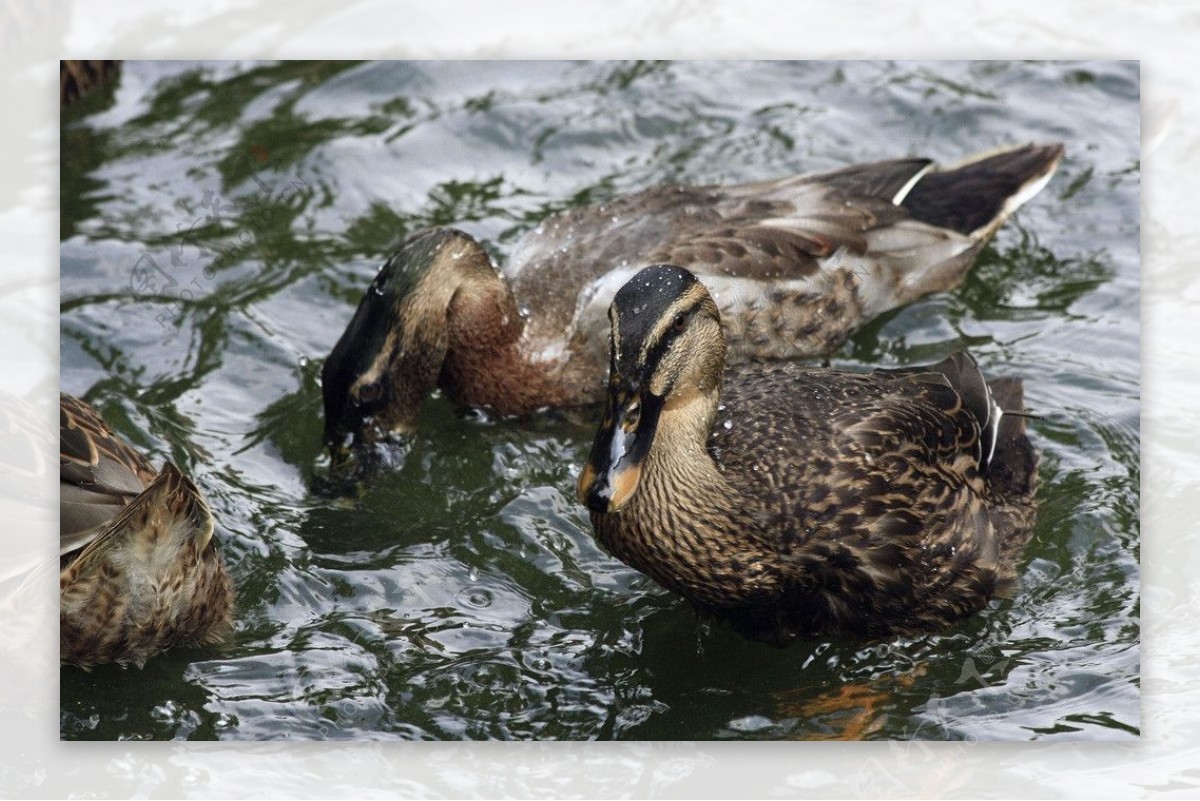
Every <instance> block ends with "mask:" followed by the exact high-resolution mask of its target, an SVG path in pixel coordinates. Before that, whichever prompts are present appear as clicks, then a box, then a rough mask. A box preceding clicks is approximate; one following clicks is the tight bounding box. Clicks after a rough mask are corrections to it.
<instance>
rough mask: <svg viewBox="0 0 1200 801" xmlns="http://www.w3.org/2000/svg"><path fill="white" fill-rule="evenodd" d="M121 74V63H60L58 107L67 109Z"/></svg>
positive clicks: (65, 61)
mask: <svg viewBox="0 0 1200 801" xmlns="http://www.w3.org/2000/svg"><path fill="white" fill-rule="evenodd" d="M120 74H121V62H120V61H67V60H63V61H60V62H58V105H59V108H66V107H67V106H69V105H71V104H73V103H74V102H75V101H77V100H79V99H80V98H81V97H83V96H84V95H86V94H87V93H88V92H91V91H92V90H93V89H95V88H97V87H99V86H103V85H104V84H106V83H109V82H111V81H114V80H116V79H117V77H118V76H119V75H120Z"/></svg>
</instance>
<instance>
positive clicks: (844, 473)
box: [578, 266, 1037, 643]
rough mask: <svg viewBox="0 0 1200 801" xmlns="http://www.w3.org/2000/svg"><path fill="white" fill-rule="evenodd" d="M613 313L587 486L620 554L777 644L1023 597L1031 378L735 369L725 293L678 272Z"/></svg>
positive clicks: (1031, 483)
mask: <svg viewBox="0 0 1200 801" xmlns="http://www.w3.org/2000/svg"><path fill="white" fill-rule="evenodd" d="M609 317H610V320H611V338H610V353H611V359H610V365H609V384H608V406H607V410H606V412H605V415H604V418H603V422H602V423H601V425H600V428H599V431H598V432H597V434H596V439H595V442H594V444H593V447H592V450H591V455H590V457H589V458H588V460H587V463H586V464H585V465H584V468H583V471H582V474H581V475H580V478H579V484H578V492H579V498H580V500H581V502H583V503H584V504H585V505H586V506H587V507H588V509H589V510H590V512H591V520H592V524H593V527H594V529H595V533H596V536H597V538H598V540H599V541H600V543H601V544H602V545H603V546H604V547H605V548H606V549H607V550H608V551H609V552H610V553H612V554H613V555H614V556H616V557H617V558H618V559H620V560H621V561H623V562H625V563H626V564H628V565H630V566H632V567H634V568H636V569H638V570H640V571H642V572H643V573H646V574H647V575H649V576H650V577H651V578H653V579H654V580H655V581H657V582H658V583H659V584H661V585H663V586H664V587H667V588H668V589H671V590H673V591H675V592H677V593H678V594H680V595H682V596H684V597H685V598H687V599H688V600H689V601H691V602H692V603H693V604H694V605H695V606H696V607H697V609H698V610H700V611H701V612H703V613H708V614H711V615H714V616H717V617H719V618H723V619H725V620H728V621H729V622H730V623H731V624H732V625H733V627H734V628H736V629H737V630H739V631H741V632H742V633H744V634H746V635H747V636H750V637H753V638H756V639H763V640H767V641H771V642H776V643H785V642H787V641H789V640H791V639H793V638H796V637H811V636H818V635H829V636H851V637H870V638H874V637H886V636H889V635H897V634H900V635H911V634H919V633H925V632H932V631H937V630H939V629H942V628H945V627H946V626H949V625H950V624H952V623H954V622H956V621H958V620H961V619H963V618H964V617H966V616H968V615H971V614H972V613H974V612H976V611H978V610H980V609H982V608H983V607H984V606H985V605H986V604H987V603H988V602H989V601H991V600H992V599H994V598H1000V597H1004V596H1006V595H1009V594H1011V592H1012V590H1013V587H1014V584H1015V581H1016V571H1017V565H1018V562H1019V560H1020V557H1021V552H1022V550H1023V548H1024V545H1025V543H1026V541H1027V540H1028V539H1029V537H1030V535H1031V532H1032V526H1033V519H1034V511H1035V504H1034V493H1035V489H1036V484H1037V454H1036V452H1035V450H1034V449H1033V447H1032V445H1031V444H1030V442H1029V439H1028V438H1027V436H1026V434H1025V424H1024V416H1023V414H1022V402H1023V401H1022V397H1023V395H1022V386H1021V383H1020V381H1019V380H1015V379H998V380H994V381H993V382H991V383H990V384H989V383H988V382H986V381H985V380H984V378H983V375H982V374H981V372H980V370H979V367H978V366H977V364H976V363H975V361H974V359H972V358H971V357H970V356H968V355H967V354H965V353H957V354H954V355H952V356H951V357H949V358H948V359H946V360H945V361H942V362H940V363H938V364H934V365H931V366H928V367H919V368H906V369H899V370H876V371H875V372H872V373H867V374H860V373H851V372H842V371H837V370H828V369H811V368H805V367H802V366H800V365H797V364H795V363H767V364H746V365H742V366H740V367H732V368H730V369H729V371H728V372H726V370H725V361H726V352H727V346H726V342H725V337H724V335H723V333H722V329H721V317H720V312H719V310H718V308H717V305H716V303H714V302H713V299H712V296H711V295H710V294H709V293H708V291H706V289H705V288H704V285H703V284H702V283H701V282H700V281H698V280H697V279H696V277H695V276H693V275H692V274H691V273H689V272H688V271H686V270H683V269H681V268H678V267H674V266H655V267H651V268H648V269H646V270H644V271H642V272H641V273H639V274H638V275H637V276H636V277H634V278H633V279H632V280H631V281H630V282H629V283H627V284H626V285H625V286H624V287H622V289H621V290H620V291H619V292H617V294H616V297H615V299H614V300H613V303H612V307H611V309H610V312H609Z"/></svg>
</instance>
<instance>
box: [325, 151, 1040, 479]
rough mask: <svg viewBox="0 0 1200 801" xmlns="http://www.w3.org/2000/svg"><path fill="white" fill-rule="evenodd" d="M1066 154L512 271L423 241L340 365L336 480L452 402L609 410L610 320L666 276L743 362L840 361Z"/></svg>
mask: <svg viewBox="0 0 1200 801" xmlns="http://www.w3.org/2000/svg"><path fill="white" fill-rule="evenodd" d="M1062 154H1063V148H1062V146H1061V145H1057V144H1055V145H1045V146H1038V145H1025V146H1021V147H1013V148H1008V149H1004V150H999V151H995V152H991V153H985V154H980V155H977V156H975V157H973V158H971V159H968V160H967V161H966V162H963V163H962V164H959V165H957V166H954V167H950V168H940V169H939V168H936V167H935V166H934V165H933V164H932V162H930V161H929V160H928V159H920V158H909V159H899V160H895V161H884V162H878V163H872V164H862V165H857V166H853V167H848V168H845V169H841V170H836V171H833V172H826V173H819V174H809V175H800V176H793V177H789V178H783V179H779V180H774V181H763V182H758V183H751V184H743V185H738V186H696V187H679V186H673V187H658V188H653V189H648V190H645V191H642V192H639V193H637V194H633V195H629V196H626V197H621V198H617V199H615V200H612V201H610V202H606V203H602V204H598V205H593V206H588V207H584V208H578V209H573V210H570V211H566V212H563V213H560V214H557V215H555V216H553V217H550V218H549V219H547V220H545V221H544V222H543V223H542V224H541V225H539V226H538V227H537V228H535V229H534V230H533V231H531V232H530V233H529V234H527V235H526V236H525V237H524V238H523V239H522V240H521V241H520V242H519V243H518V244H517V246H516V248H515V250H514V252H513V254H512V257H511V259H509V261H508V263H507V265H506V266H505V268H504V269H503V271H498V270H497V269H496V267H495V266H494V265H493V263H492V260H491V258H490V257H489V256H488V254H487V252H486V251H484V249H483V248H482V247H481V246H480V245H479V243H478V242H476V241H475V240H474V239H472V238H471V237H470V236H468V235H467V234H465V233H462V232H460V231H456V230H452V229H439V230H434V231H429V232H425V233H422V234H419V235H417V236H414V237H412V238H411V239H409V240H408V241H407V242H405V243H404V245H403V246H401V247H400V249H399V250H398V251H397V252H396V253H395V254H394V255H393V256H392V257H391V258H390V259H389V260H388V261H387V263H385V264H384V265H383V267H382V268H381V269H380V271H379V273H378V275H376V277H375V279H374V281H373V282H372V284H371V287H370V289H369V290H368V291H367V292H366V294H365V295H364V296H363V298H362V300H361V302H360V303H359V305H358V309H357V311H356V312H355V314H354V316H353V318H352V319H351V321H350V323H349V325H348V326H347V328H346V330H345V332H344V333H343V334H342V336H341V338H340V339H339V340H338V342H337V344H336V346H335V347H334V348H333V351H332V353H330V355H329V357H328V358H327V359H326V361H325V364H324V367H323V369H322V382H321V383H322V392H323V393H324V406H325V439H326V442H327V444H328V445H329V446H330V448H331V450H332V451H333V454H334V461H335V463H338V462H340V461H343V459H344V457H347V456H349V455H350V454H351V453H352V452H354V451H356V450H358V448H354V447H353V446H360V447H361V446H370V445H371V444H372V443H374V442H377V441H380V440H386V439H387V438H389V437H391V436H392V435H393V434H396V433H406V432H408V431H411V430H412V428H413V427H414V426H415V424H416V420H417V415H418V413H419V411H420V409H421V405H422V404H423V403H424V400H425V398H426V397H427V396H428V395H429V393H430V392H431V391H432V390H434V389H435V388H440V389H441V390H442V391H443V392H444V393H445V394H446V395H447V396H448V397H449V399H450V400H451V401H453V402H455V403H456V404H458V405H460V406H465V407H475V408H480V409H485V410H489V411H491V412H493V413H495V414H499V415H520V414H526V413H530V412H534V411H537V410H540V409H543V408H547V407H569V406H579V405H584V404H588V403H593V402H598V401H600V400H602V399H603V397H604V371H605V365H606V364H607V354H606V353H605V347H604V346H605V342H606V341H607V333H608V323H607V320H606V316H605V314H606V311H607V309H608V306H609V303H610V302H611V301H612V298H613V296H614V294H615V293H616V291H617V289H618V288H620V287H621V286H622V285H623V284H624V283H625V282H626V281H628V280H629V278H631V277H632V276H633V275H634V274H636V273H637V272H638V271H639V270H640V269H641V268H642V267H644V266H646V265H649V264H655V263H660V262H661V263H672V264H678V265H680V266H683V267H686V268H688V269H689V270H691V271H692V272H693V273H694V274H695V275H697V276H698V277H699V278H700V279H701V281H703V282H704V284H705V285H706V286H707V287H708V290H709V292H710V295H711V296H712V298H713V300H714V302H715V304H716V306H717V308H718V309H719V310H720V314H721V319H722V321H723V324H724V327H725V337H726V343H727V351H728V358H729V360H730V362H733V363H738V362H743V361H746V360H748V359H760V360H761V359H788V358H796V357H806V356H818V355H823V354H826V353H829V352H830V351H832V350H833V349H834V348H836V347H838V346H839V345H841V344H842V343H843V342H844V341H845V340H846V338H847V337H848V336H849V335H850V334H851V333H853V332H854V331H855V330H857V329H858V328H859V327H860V326H861V325H863V324H864V323H866V322H867V321H869V320H871V319H872V318H874V317H876V316H878V315H879V314H882V313H883V312H885V311H887V310H889V309H893V308H896V307H898V306H901V305H903V304H906V303H910V302H912V301H913V300H915V299H917V298H919V297H921V296H923V295H926V294H929V293H931V292H938V291H942V290H946V289H950V288H953V287H954V286H956V285H957V284H958V283H960V282H961V281H962V279H963V277H964V275H965V274H966V272H967V270H968V268H969V267H970V265H971V264H972V262H973V261H974V259H975V257H976V256H977V255H978V253H979V251H980V250H981V249H982V248H983V246H984V244H986V243H987V241H988V240H989V239H990V238H991V236H992V234H994V233H995V231H996V230H997V229H998V228H999V227H1000V225H1001V224H1002V223H1003V222H1004V220H1006V219H1007V218H1008V217H1009V215H1010V214H1011V213H1012V212H1013V211H1014V210H1015V209H1016V208H1017V207H1019V206H1020V205H1021V204H1022V203H1023V202H1025V201H1026V200H1028V199H1029V198H1030V197H1032V196H1033V195H1035V194H1036V193H1037V192H1038V191H1039V190H1040V189H1041V187H1042V186H1044V185H1045V184H1046V182H1047V181H1048V180H1049V179H1050V176H1051V175H1052V174H1053V173H1054V170H1055V168H1056V167H1057V165H1058V163H1059V160H1060V159H1061V158H1062Z"/></svg>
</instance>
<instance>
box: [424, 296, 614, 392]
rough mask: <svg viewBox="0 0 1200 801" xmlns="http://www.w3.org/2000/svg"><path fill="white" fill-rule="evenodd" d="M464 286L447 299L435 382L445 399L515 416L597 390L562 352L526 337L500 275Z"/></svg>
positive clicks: (599, 385)
mask: <svg viewBox="0 0 1200 801" xmlns="http://www.w3.org/2000/svg"><path fill="white" fill-rule="evenodd" d="M464 289H467V290H468V291H460V292H458V293H456V294H455V296H454V298H453V300H452V301H451V304H450V309H449V312H448V316H447V324H448V326H447V327H448V340H449V341H448V349H447V353H446V358H445V361H444V363H443V366H442V372H441V376H440V378H439V381H438V385H439V386H440V387H441V388H442V390H443V391H444V392H445V393H446V395H447V396H448V397H449V398H450V399H451V400H453V401H455V402H456V403H459V404H461V405H463V406H471V407H477V408H483V409H489V410H491V411H494V412H496V413H498V414H502V415H510V414H514V415H519V414H528V413H531V412H535V411H537V410H538V409H541V408H544V407H547V406H550V407H557V406H571V405H577V404H579V403H581V402H586V401H589V400H594V399H595V397H596V396H598V395H599V392H600V391H601V390H602V387H603V385H602V383H601V382H600V381H599V379H598V378H597V377H596V376H588V375H586V374H584V373H583V372H582V370H581V369H580V368H579V366H574V367H573V366H572V365H571V364H570V359H569V358H568V357H569V354H568V353H567V352H566V351H563V352H561V353H558V354H554V353H550V352H548V351H547V349H545V348H539V347H538V343H534V342H531V341H530V338H529V337H528V336H527V335H526V331H525V321H524V320H523V319H522V317H521V315H520V313H519V312H518V310H517V304H516V299H515V298H514V297H513V295H512V292H511V290H510V289H509V288H508V285H507V284H506V283H505V282H504V281H503V279H500V278H499V277H498V276H497V280H496V281H495V283H491V282H489V283H488V284H487V285H485V286H479V285H474V286H471V287H469V288H464ZM589 377H590V379H591V380H590V381H589V380H588V379H589ZM592 384H596V386H595V387H594V388H593V387H592ZM588 390H591V391H590V392H589V391H588Z"/></svg>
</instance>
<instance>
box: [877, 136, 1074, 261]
mask: <svg viewBox="0 0 1200 801" xmlns="http://www.w3.org/2000/svg"><path fill="white" fill-rule="evenodd" d="M1063 153H1064V148H1063V145H1062V144H1060V143H1055V144H1052V145H1033V144H1027V145H1020V146H1017V147H1009V148H1003V149H1001V150H992V151H988V152H986V153H980V154H977V155H975V156H972V157H971V158H970V159H968V160H966V161H964V162H962V163H960V164H956V165H954V166H951V167H942V168H938V169H932V170H929V171H928V172H926V173H925V174H924V175H923V176H922V177H921V179H920V180H919V181H917V182H916V183H915V184H914V185H913V186H912V188H911V189H910V190H909V192H908V193H907V195H905V196H904V197H903V198H900V199H898V202H899V203H900V205H901V206H903V207H904V208H905V209H907V210H908V212H909V213H910V214H911V215H912V216H913V217H915V218H916V219H918V220H921V221H922V222H926V223H929V224H930V225H936V226H939V227H942V228H950V229H952V230H955V231H958V232H959V233H961V234H965V235H967V236H969V237H971V238H972V239H975V240H977V241H979V242H980V243H982V242H985V241H987V240H988V239H989V238H991V236H992V234H994V233H995V232H996V229H998V228H999V227H1000V226H1001V225H1003V224H1004V221H1005V220H1007V219H1008V218H1009V216H1010V215H1011V214H1012V213H1013V212H1014V211H1016V210H1017V209H1018V208H1020V207H1021V205H1022V204H1023V203H1025V201H1027V200H1029V199H1030V198H1032V197H1033V196H1034V195H1036V194H1037V193H1038V192H1040V191H1041V190H1042V187H1044V186H1045V185H1046V183H1047V182H1049V180H1050V177H1051V176H1052V175H1054V171H1055V169H1057V168H1058V163H1059V162H1060V161H1062V157H1063Z"/></svg>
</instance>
